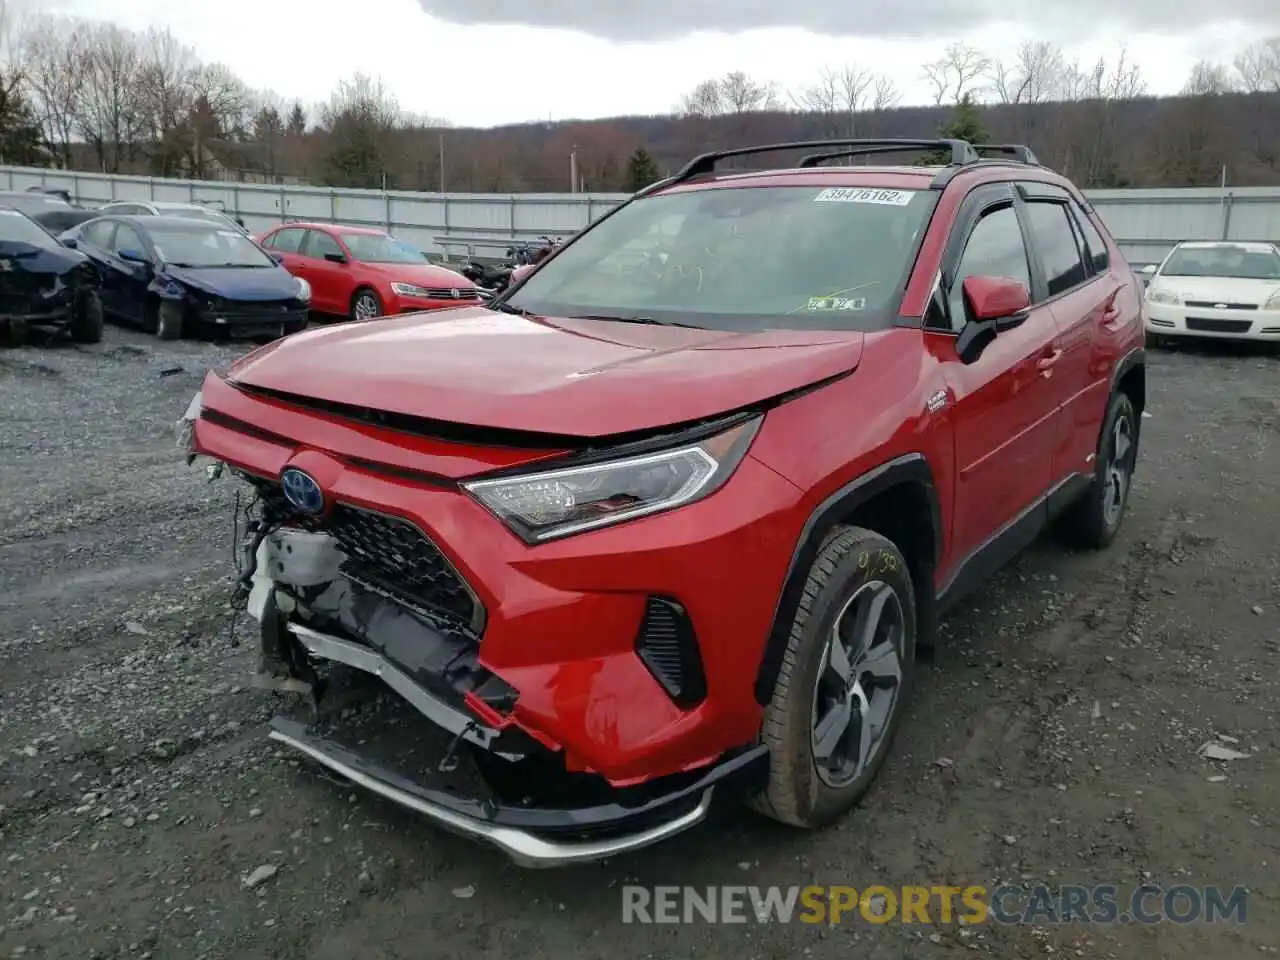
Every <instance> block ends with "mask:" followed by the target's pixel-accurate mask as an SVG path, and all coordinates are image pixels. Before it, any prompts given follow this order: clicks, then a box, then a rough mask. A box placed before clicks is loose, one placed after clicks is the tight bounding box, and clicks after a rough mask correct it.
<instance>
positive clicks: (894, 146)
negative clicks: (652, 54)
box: [672, 139, 981, 183]
mask: <svg viewBox="0 0 1280 960" xmlns="http://www.w3.org/2000/svg"><path fill="white" fill-rule="evenodd" d="M831 147H848V148H850V149H851V150H856V151H857V152H858V153H902V152H905V151H909V150H911V151H917V150H939V151H941V150H949V151H950V152H951V163H952V164H953V165H957V166H960V165H964V164H968V163H975V162H977V161H978V160H979V159H981V158H980V157H979V155H978V153H977V151H975V150H974V149H973V147H972V146H970V145H969V144H968V143H967V142H965V141H964V140H946V139H935V140H866V139H862V140H797V141H794V142H790V143H769V144H765V145H763V146H759V147H737V148H735V149H732V150H717V151H715V152H714V153H704V154H702V155H701V156H698V157H694V158H693V159H692V160H690V161H689V162H688V163H687V164H685V165H684V167H683V168H682V169H681V170H680V172H679V173H677V174H676V175H675V176H674V177H673V178H672V180H673V181H674V182H675V183H679V182H681V181H684V180H691V179H692V178H694V177H698V176H702V175H703V174H706V173H712V172H714V171H715V168H716V161H718V160H728V159H729V158H731V157H749V156H753V155H755V154H760V153H781V152H783V151H787V150H812V149H824V148H825V149H829V148H831ZM839 155H841V156H843V155H845V154H843V153H842V154H839ZM805 159H806V160H807V159H809V158H808V157H806V158H805ZM812 165H813V164H811V166H812Z"/></svg>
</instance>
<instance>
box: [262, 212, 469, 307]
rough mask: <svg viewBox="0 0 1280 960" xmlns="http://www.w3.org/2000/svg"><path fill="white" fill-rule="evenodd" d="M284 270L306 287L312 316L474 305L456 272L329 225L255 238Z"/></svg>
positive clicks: (363, 232)
mask: <svg viewBox="0 0 1280 960" xmlns="http://www.w3.org/2000/svg"><path fill="white" fill-rule="evenodd" d="M256 239H257V241H258V243H259V244H261V245H262V247H263V249H265V250H266V251H267V252H269V253H271V254H274V255H275V256H276V259H278V260H279V261H280V262H281V264H282V265H283V266H284V268H285V269H286V270H288V271H289V272H290V273H291V274H293V275H294V276H295V277H301V278H302V279H303V280H305V281H307V283H308V284H310V285H311V308H312V309H313V310H315V311H316V312H317V313H327V314H331V315H334V316H343V317H348V318H350V319H352V320H372V319H373V318H374V317H383V316H394V315H395V314H399V313H418V312H420V311H423V310H440V309H442V308H445V307H456V306H458V305H459V304H464V303H474V302H475V301H477V300H479V298H480V295H479V293H477V291H476V286H475V284H474V283H472V282H471V281H470V280H468V279H467V278H466V277H464V276H463V275H462V274H460V273H455V272H454V271H452V270H449V269H448V268H446V267H440V266H436V265H435V264H432V263H428V262H427V261H426V259H425V258H424V257H423V255H422V254H421V253H420V252H419V251H417V250H415V249H413V248H412V247H410V246H409V245H408V244H405V243H402V242H401V241H399V240H397V239H396V238H395V237H393V236H391V235H390V234H388V233H385V232H383V231H381V230H370V229H366V228H361V227H341V226H335V225H333V224H331V223H288V224H285V225H284V226H281V227H276V228H275V229H273V230H268V231H267V232H266V233H264V234H262V235H261V236H259V237H257V238H256Z"/></svg>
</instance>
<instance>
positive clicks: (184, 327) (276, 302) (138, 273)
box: [61, 216, 311, 340]
mask: <svg viewBox="0 0 1280 960" xmlns="http://www.w3.org/2000/svg"><path fill="white" fill-rule="evenodd" d="M61 240H62V242H63V243H64V244H66V245H67V246H71V247H74V248H75V249H77V250H80V251H81V252H82V253H84V254H86V255H87V256H88V257H89V258H90V259H91V260H92V261H93V263H94V264H95V265H96V266H97V268H98V272H99V274H100V276H101V280H102V305H103V308H104V309H105V311H106V313H107V315H108V316H109V317H112V318H114V319H117V320H121V321H124V322H126V323H129V324H133V325H137V326H141V327H143V328H144V329H147V330H150V331H151V332H153V333H155V334H156V335H157V336H159V337H160V338H161V339H163V340H176V339H178V338H180V337H184V336H188V335H191V334H194V333H197V332H200V331H210V330H219V331H225V332H227V333H232V334H241V335H247V336H259V335H264V334H265V335H270V336H284V335H287V334H290V333H294V332H296V331H298V330H301V329H302V328H303V327H305V326H306V325H307V309H308V303H309V301H310V299H311V290H310V288H309V287H308V285H307V283H306V281H305V280H299V279H298V278H297V277H294V276H291V275H290V274H289V272H288V271H287V270H285V269H284V268H283V267H281V266H280V265H279V264H278V263H276V262H275V260H273V259H272V258H271V257H269V256H267V254H266V253H264V252H263V251H262V249H261V248H260V247H259V246H258V245H257V244H256V243H254V242H253V240H252V239H251V238H249V237H247V236H245V235H244V234H243V233H241V232H240V231H238V230H232V229H229V228H228V227H226V226H224V225H222V224H219V223H207V222H202V221H200V220H198V219H193V218H183V217H158V216H143V217H134V216H106V217H99V218H97V219H94V220H90V221H88V222H87V223H83V224H81V225H80V226H78V227H75V228H73V229H72V230H71V231H68V232H67V233H64V234H63V235H62V237H61Z"/></svg>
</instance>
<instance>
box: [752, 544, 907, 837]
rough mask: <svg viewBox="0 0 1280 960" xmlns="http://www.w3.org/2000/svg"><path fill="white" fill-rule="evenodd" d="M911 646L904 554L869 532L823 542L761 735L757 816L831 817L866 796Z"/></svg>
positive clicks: (816, 821) (817, 820) (890, 730)
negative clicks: (763, 779) (764, 767)
mask: <svg viewBox="0 0 1280 960" xmlns="http://www.w3.org/2000/svg"><path fill="white" fill-rule="evenodd" d="M915 651H916V607H915V593H914V590H913V588H912V584H911V577H910V574H909V573H908V570H907V563H906V560H905V558H904V557H903V556H902V553H901V552H900V551H899V550H898V548H897V547H896V546H894V544H893V543H892V542H891V541H889V540H887V539H886V538H884V537H882V536H880V534H878V533H874V532H872V531H870V530H864V529H862V528H859V527H848V528H844V529H840V530H838V531H836V532H835V533H834V534H833V535H832V536H830V537H829V538H828V539H827V542H826V543H825V544H824V546H823V548H822V550H821V551H820V552H819V554H818V557H817V559H816V560H815V561H814V563H813V566H812V567H811V568H810V570H809V575H808V580H807V582H806V583H805V588H804V594H803V596H802V598H801V601H800V605H799V608H798V609H797V610H796V615H795V618H794V620H793V621H792V625H791V635H790V638H789V640H788V643H787V649H786V652H785V654H784V657H783V662H782V667H781V670H780V672H779V675H778V680H777V683H776V685H775V687H774V692H773V698H772V700H771V701H770V703H769V705H768V707H766V709H765V719H764V725H763V729H762V731H761V737H762V740H763V742H764V743H765V744H766V745H767V746H768V748H769V759H770V770H769V785H768V788H767V789H766V790H765V792H764V793H762V794H761V795H759V796H758V797H756V798H755V799H754V800H753V806H755V807H756V809H758V810H760V811H761V812H762V813H765V814H767V815H768V816H770V817H773V818H774V819H776V820H780V821H782V822H783V823H788V824H791V825H793V826H799V827H818V826H822V825H824V824H827V823H830V822H831V821H833V820H835V819H836V818H838V817H839V816H841V815H842V814H843V813H845V812H846V811H848V810H849V809H850V808H852V807H853V806H854V805H855V804H856V803H857V802H858V800H860V799H861V798H862V795H863V794H864V793H866V791H867V789H868V788H869V787H870V786H871V783H872V781H873V780H874V779H875V775H876V772H877V771H878V770H879V769H880V765H881V764H882V763H883V762H884V758H885V755H886V753H887V750H888V746H889V744H890V742H891V741H892V739H893V735H894V732H895V731H896V729H897V726H898V722H899V720H900V718H901V714H902V705H903V702H904V700H905V697H906V692H907V689H908V685H909V680H910V677H911V673H912V669H913V667H914V665H915Z"/></svg>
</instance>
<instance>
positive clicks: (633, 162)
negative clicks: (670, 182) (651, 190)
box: [626, 147, 662, 193]
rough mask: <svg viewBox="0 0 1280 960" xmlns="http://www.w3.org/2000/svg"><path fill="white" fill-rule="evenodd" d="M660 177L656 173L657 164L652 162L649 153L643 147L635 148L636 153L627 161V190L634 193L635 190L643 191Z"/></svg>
mask: <svg viewBox="0 0 1280 960" xmlns="http://www.w3.org/2000/svg"><path fill="white" fill-rule="evenodd" d="M661 177H662V175H661V174H660V173H659V172H658V164H657V163H656V162H655V161H654V159H653V157H652V156H651V155H650V154H649V151H648V150H646V149H645V148H644V147H637V148H636V152H635V153H633V154H632V155H631V159H630V160H628V161H627V184H626V186H627V190H628V192H630V193H635V192H636V191H637V190H643V189H644V188H645V187H647V186H649V184H651V183H655V182H657V181H658V180H659V179H661Z"/></svg>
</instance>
